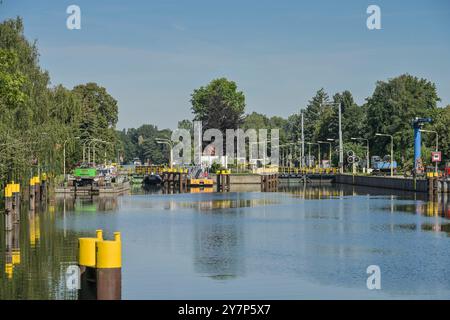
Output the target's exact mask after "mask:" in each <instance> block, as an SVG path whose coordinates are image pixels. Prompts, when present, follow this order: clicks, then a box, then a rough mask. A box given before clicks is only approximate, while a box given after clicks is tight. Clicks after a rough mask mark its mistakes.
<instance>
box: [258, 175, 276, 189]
mask: <svg viewBox="0 0 450 320" xmlns="http://www.w3.org/2000/svg"><path fill="white" fill-rule="evenodd" d="M277 190H278V174H277V173H271V174H262V175H261V191H262V192H273V191H277Z"/></svg>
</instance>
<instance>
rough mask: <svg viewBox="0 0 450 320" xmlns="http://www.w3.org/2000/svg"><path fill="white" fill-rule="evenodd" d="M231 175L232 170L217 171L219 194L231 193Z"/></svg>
mask: <svg viewBox="0 0 450 320" xmlns="http://www.w3.org/2000/svg"><path fill="white" fill-rule="evenodd" d="M230 175H231V171H230V170H218V171H216V187H217V192H230V189H231V179H230Z"/></svg>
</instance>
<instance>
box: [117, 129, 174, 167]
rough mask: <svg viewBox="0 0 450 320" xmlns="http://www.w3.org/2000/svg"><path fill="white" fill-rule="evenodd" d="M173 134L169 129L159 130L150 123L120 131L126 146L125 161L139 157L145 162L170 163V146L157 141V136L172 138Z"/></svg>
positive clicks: (119, 135)
mask: <svg viewBox="0 0 450 320" xmlns="http://www.w3.org/2000/svg"><path fill="white" fill-rule="evenodd" d="M171 134H172V133H171V131H170V130H168V129H164V130H159V129H158V127H156V126H154V125H149V124H145V125H142V126H141V127H139V128H137V129H135V128H131V129H128V130H125V129H124V130H123V131H119V132H118V137H119V139H120V141H121V143H122V145H123V148H124V161H125V162H127V163H128V162H131V161H132V160H133V159H134V158H139V159H140V160H141V161H142V162H143V163H150V164H166V163H168V162H169V149H168V146H166V145H161V144H158V143H156V138H165V139H170V137H171Z"/></svg>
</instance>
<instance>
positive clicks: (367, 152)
mask: <svg viewBox="0 0 450 320" xmlns="http://www.w3.org/2000/svg"><path fill="white" fill-rule="evenodd" d="M350 139H352V140H362V141H366V142H367V150H366V158H367V163H366V166H367V173H369V168H370V153H369V139H366V138H350Z"/></svg>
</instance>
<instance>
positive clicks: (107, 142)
mask: <svg viewBox="0 0 450 320" xmlns="http://www.w3.org/2000/svg"><path fill="white" fill-rule="evenodd" d="M96 142H99V143H104V144H110V145H113V143H112V142H109V141H104V140H97V141H96ZM92 154H93V159H92V162H93V163H94V164H95V143H94V145H93V152H92ZM105 166H106V148H105Z"/></svg>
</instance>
